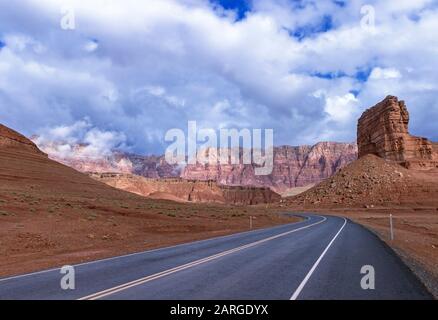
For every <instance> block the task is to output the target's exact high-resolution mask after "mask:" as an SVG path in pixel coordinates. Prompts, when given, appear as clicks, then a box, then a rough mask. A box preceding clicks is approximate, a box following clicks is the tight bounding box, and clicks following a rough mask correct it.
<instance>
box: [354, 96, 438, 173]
mask: <svg viewBox="0 0 438 320" xmlns="http://www.w3.org/2000/svg"><path fill="white" fill-rule="evenodd" d="M408 124H409V112H408V110H407V108H406V105H405V103H404V101H399V100H398V98H397V97H394V96H388V97H386V98H385V99H384V100H383V101H382V102H380V103H378V104H377V105H375V106H374V107H372V108H370V109H368V110H367V111H365V112H364V113H363V115H362V116H361V117H360V119H359V122H358V129H357V143H358V148H359V158H361V157H363V156H365V155H367V154H374V155H377V156H379V157H381V158H384V159H387V160H392V161H395V162H397V163H399V164H401V165H403V166H405V167H407V168H416V169H430V168H434V167H437V166H438V157H437V154H436V148H435V147H434V144H433V143H432V142H430V141H429V140H427V139H426V138H421V137H415V136H411V135H410V134H409V131H408ZM434 149H435V150H434Z"/></svg>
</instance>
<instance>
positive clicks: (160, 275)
mask: <svg viewBox="0 0 438 320" xmlns="http://www.w3.org/2000/svg"><path fill="white" fill-rule="evenodd" d="M321 218H323V219H322V220H320V221H318V222H315V223H312V224H310V225H308V226H305V227H301V228H298V229H294V230H291V231H288V232H284V233H281V234H278V235H276V236H272V237H269V238H266V239H262V240H259V241H256V242H252V243H249V244H246V245H243V246H240V247H237V248H234V249H230V250H227V251H224V252H221V253H218V254H215V255H212V256H209V257H206V258H203V259H199V260H196V261H193V262H189V263H187V264H184V265H181V266H178V267H175V268H172V269H169V270H165V271H162V272H159V273H156V274H153V275H150V276H147V277H144V278H141V279H137V280H134V281H131V282H128V283H125V284H122V285H119V286H116V287H113V288H110V289H106V290H103V291H100V292H97V293H94V294H91V295H88V296H85V297H82V298H80V299H79V300H97V299H101V298H104V297H107V296H109V295H112V294H115V293H117V292H121V291H124V290H127V289H129V288H132V287H136V286H139V285H141V284H144V283H147V282H150V281H153V280H157V279H160V278H163V277H166V276H168V275H171V274H173V273H176V272H179V271H183V270H186V269H189V268H193V267H195V266H198V265H200V264H204V263H206V262H209V261H213V260H216V259H219V258H221V257H224V256H227V255H230V254H232V253H235V252H238V251H242V250H245V249H248V248H252V247H255V246H257V245H259V244H262V243H265V242H268V241H271V240H274V239H278V238H281V237H284V236H287V235H289V234H291V233H294V232H297V231H300V230H303V229H307V228H310V227H313V226H316V225H318V224H320V223H323V222H325V221H326V220H327V218H325V217H321Z"/></svg>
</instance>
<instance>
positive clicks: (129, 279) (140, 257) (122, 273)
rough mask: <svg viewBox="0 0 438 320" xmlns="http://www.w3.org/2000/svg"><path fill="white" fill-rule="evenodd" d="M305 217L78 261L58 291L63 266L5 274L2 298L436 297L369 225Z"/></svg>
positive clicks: (336, 219)
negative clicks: (367, 269)
mask: <svg viewBox="0 0 438 320" xmlns="http://www.w3.org/2000/svg"><path fill="white" fill-rule="evenodd" d="M303 216H304V217H305V218H306V219H305V220H304V221H302V222H299V223H295V224H289V225H283V226H278V227H274V228H268V229H262V230H256V231H251V232H244V233H239V234H235V235H231V236H226V237H220V238H214V239H209V240H204V241H197V242H192V243H188V244H183V245H178V246H174V247H169V248H163V249H158V250H151V251H146V252H142V253H137V254H132V255H126V256H121V257H115V258H110V259H105V260H99V261H95V262H91V263H85V264H80V265H76V266H75V279H76V280H75V289H74V290H62V289H61V286H60V281H61V278H62V277H63V276H64V275H63V274H61V273H60V269H52V270H47V271H42V272H38V273H32V274H27V275H22V276H16V277H11V278H5V279H0V299H91V300H94V299H171V300H173V299H178V300H180V299H181V300H186V299H215V300H217V299H225V300H228V299H236V300H242V299H260V300H269V299H279V300H288V299H292V300H295V299H432V296H431V295H430V294H429V293H428V292H427V290H426V289H425V288H424V286H423V285H422V284H421V283H420V282H419V280H418V279H417V278H416V277H415V276H414V275H413V274H412V273H411V271H410V270H409V269H408V268H407V267H406V266H405V265H404V264H403V263H402V261H401V260H400V259H399V258H398V257H397V256H396V255H395V254H394V253H393V251H392V250H391V249H390V248H389V247H388V246H386V245H385V244H384V243H383V242H382V241H380V240H379V239H378V238H377V237H376V236H375V235H374V234H372V233H371V232H369V231H368V230H366V229H365V228H363V227H361V226H359V225H357V224H355V223H353V222H351V221H349V220H346V219H344V218H338V217H331V216H316V215H303ZM363 266H372V267H373V269H374V273H375V281H374V283H375V285H374V289H368V290H365V289H363V288H362V287H361V280H362V278H363V277H364V276H366V275H365V274H361V269H362V268H363ZM367 275H369V274H367ZM368 283H369V282H368Z"/></svg>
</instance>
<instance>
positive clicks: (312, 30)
mask: <svg viewBox="0 0 438 320" xmlns="http://www.w3.org/2000/svg"><path fill="white" fill-rule="evenodd" d="M333 28H334V25H333V18H332V17H331V16H329V15H325V16H323V17H322V18H321V20H320V22H319V23H318V24H316V25H306V26H301V27H299V28H297V29H295V30H294V31H292V32H290V33H289V34H291V36H293V37H295V38H297V39H298V40H300V41H301V40H303V39H305V38H308V37H311V36H313V35H315V34H318V33H323V32H327V31H330V30H332V29H333Z"/></svg>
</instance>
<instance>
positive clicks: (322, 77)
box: [310, 71, 347, 80]
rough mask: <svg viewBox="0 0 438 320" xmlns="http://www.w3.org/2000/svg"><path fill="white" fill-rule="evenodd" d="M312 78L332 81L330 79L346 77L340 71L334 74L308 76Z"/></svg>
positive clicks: (322, 73) (313, 73)
mask: <svg viewBox="0 0 438 320" xmlns="http://www.w3.org/2000/svg"><path fill="white" fill-rule="evenodd" d="M310 75H311V76H312V77H317V78H321V79H327V80H332V79H337V78H342V77H345V76H347V75H346V73H345V72H342V71H336V72H312V73H311V74H310Z"/></svg>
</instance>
